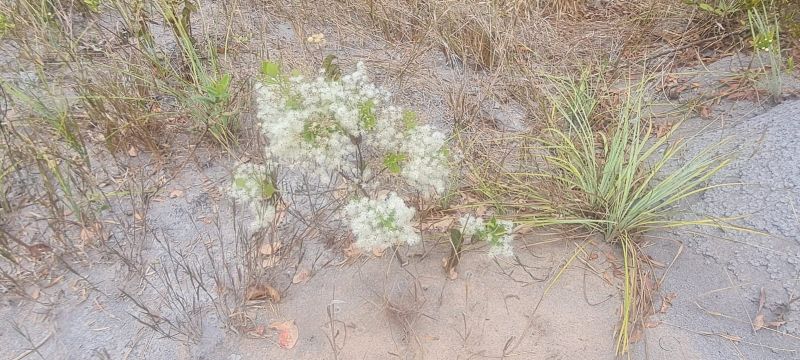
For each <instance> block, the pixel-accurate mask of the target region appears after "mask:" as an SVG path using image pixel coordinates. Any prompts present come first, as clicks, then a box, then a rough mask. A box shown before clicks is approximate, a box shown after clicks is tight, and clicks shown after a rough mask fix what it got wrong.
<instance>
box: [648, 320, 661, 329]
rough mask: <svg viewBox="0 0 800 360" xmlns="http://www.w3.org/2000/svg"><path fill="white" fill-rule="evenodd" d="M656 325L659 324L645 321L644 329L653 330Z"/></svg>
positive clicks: (658, 322)
mask: <svg viewBox="0 0 800 360" xmlns="http://www.w3.org/2000/svg"><path fill="white" fill-rule="evenodd" d="M658 325H661V322H660V321H657V320H647V321H645V323H644V327H646V328H648V329H652V328H654V327H656V326H658Z"/></svg>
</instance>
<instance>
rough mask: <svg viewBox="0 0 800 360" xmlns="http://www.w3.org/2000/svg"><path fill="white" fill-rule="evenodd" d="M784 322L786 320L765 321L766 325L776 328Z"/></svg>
mask: <svg viewBox="0 0 800 360" xmlns="http://www.w3.org/2000/svg"><path fill="white" fill-rule="evenodd" d="M784 324H786V321H770V322H769V323H767V327H768V328H772V329H776V330H777V329H778V328H779V327H781V326H783V325H784Z"/></svg>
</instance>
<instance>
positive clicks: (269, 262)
mask: <svg viewBox="0 0 800 360" xmlns="http://www.w3.org/2000/svg"><path fill="white" fill-rule="evenodd" d="M278 260H280V258H279V257H277V256H270V257H267V258H266V259H264V260H261V267H262V268H265V269H266V268H271V267H273V266H275V264H277V263H278Z"/></svg>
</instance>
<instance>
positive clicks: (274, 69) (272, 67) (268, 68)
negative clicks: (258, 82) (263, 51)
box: [261, 60, 281, 81]
mask: <svg viewBox="0 0 800 360" xmlns="http://www.w3.org/2000/svg"><path fill="white" fill-rule="evenodd" d="M261 74H262V75H264V77H266V78H267V80H272V81H277V80H278V77H279V76H280V75H281V66H280V65H278V63H274V62H272V61H269V60H267V61H264V62H262V63H261Z"/></svg>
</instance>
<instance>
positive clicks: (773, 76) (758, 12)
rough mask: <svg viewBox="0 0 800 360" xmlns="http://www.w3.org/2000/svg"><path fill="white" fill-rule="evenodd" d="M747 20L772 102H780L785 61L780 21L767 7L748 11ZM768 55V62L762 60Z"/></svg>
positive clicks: (756, 55) (755, 52) (754, 49)
mask: <svg viewBox="0 0 800 360" xmlns="http://www.w3.org/2000/svg"><path fill="white" fill-rule="evenodd" d="M747 19H748V22H749V24H750V34H751V35H752V38H753V39H752V42H753V51H754V54H755V57H756V58H757V59H758V62H759V64H760V65H761V68H762V69H764V72H765V74H766V78H765V87H766V89H767V92H768V93H769V96H770V100H772V102H775V103H777V102H780V100H781V93H782V81H781V68H782V66H783V60H782V56H781V41H780V26H779V25H778V19H777V17H775V16H772V15H770V13H769V12H768V11H767V8H766V6H763V4H762V6H761V7H760V8H758V7H756V8H753V9H750V10H748V11H747ZM762 54H766V57H767V60H766V62H765V61H764V59H763V58H762V56H761V55H762Z"/></svg>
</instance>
